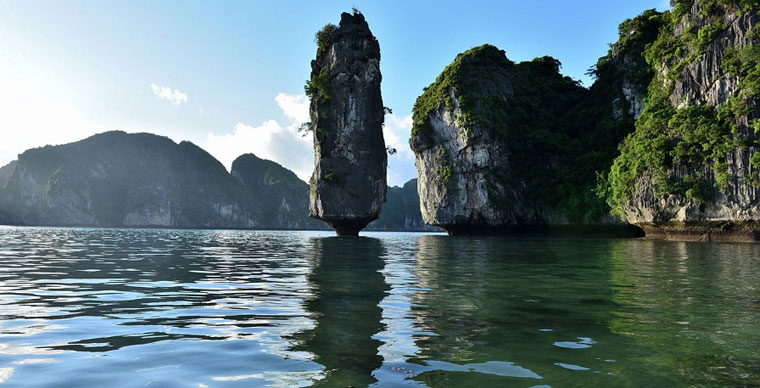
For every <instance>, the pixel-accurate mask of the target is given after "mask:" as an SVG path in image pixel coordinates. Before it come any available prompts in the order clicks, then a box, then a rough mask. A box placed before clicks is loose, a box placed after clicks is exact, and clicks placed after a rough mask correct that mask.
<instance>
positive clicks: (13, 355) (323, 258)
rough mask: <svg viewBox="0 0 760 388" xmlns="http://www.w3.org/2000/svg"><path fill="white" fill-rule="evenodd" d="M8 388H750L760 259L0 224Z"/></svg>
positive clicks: (759, 341)
mask: <svg viewBox="0 0 760 388" xmlns="http://www.w3.org/2000/svg"><path fill="white" fill-rule="evenodd" d="M2 386H8V387H68V386H72V387H143V386H148V387H198V388H203V387H258V386H261V387H269V386H274V387H308V386H314V387H348V386H354V387H366V386H372V387H489V388H492V387H682V386H684V387H690V386H696V387H700V386H705V387H713V386H715V387H722V386H726V387H741V386H747V387H750V386H760V245H756V244H728V243H678V242H655V241H644V240H613V239H560V238H452V237H446V236H440V235H421V234H412V233H367V234H366V237H361V238H335V237H330V235H329V234H328V233H323V232H246V231H178V230H110V229H100V230H98V229H61V228H57V229H53V228H50V229H46V228H11V227H0V387H2Z"/></svg>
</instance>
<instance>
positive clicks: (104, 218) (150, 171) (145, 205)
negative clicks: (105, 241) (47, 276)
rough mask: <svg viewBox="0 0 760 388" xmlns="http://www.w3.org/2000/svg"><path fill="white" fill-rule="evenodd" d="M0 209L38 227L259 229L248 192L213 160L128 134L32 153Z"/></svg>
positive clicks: (24, 157) (187, 146) (0, 199)
mask: <svg viewBox="0 0 760 388" xmlns="http://www.w3.org/2000/svg"><path fill="white" fill-rule="evenodd" d="M0 209H3V211H4V212H5V213H7V214H10V215H12V220H13V221H14V222H18V223H24V224H32V225H81V226H162V227H169V226H171V227H254V226H257V224H256V222H255V221H254V220H253V218H252V217H251V215H252V209H251V208H250V207H249V199H248V197H247V195H246V191H245V189H244V187H243V186H242V185H241V184H240V183H239V182H237V180H235V179H234V178H232V177H231V176H230V175H229V174H228V173H227V171H226V170H225V169H224V167H223V166H222V165H221V164H220V163H219V162H218V161H217V160H216V159H214V158H213V157H211V155H209V154H208V153H206V152H205V151H203V150H202V149H200V148H198V147H197V146H195V145H193V144H192V143H188V142H182V143H180V144H176V143H174V142H172V141H171V140H169V139H168V138H164V137H160V136H156V135H150V134H126V133H124V132H107V133H103V134H99V135H95V136H92V137H90V138H87V139H85V140H82V141H79V142H76V143H71V144H66V145H60V146H46V147H43V148H36V149H32V150H28V151H26V152H24V153H23V154H21V155H20V156H19V159H18V162H17V165H16V168H15V169H14V172H13V173H12V174H11V175H10V177H9V178H8V180H7V182H6V185H5V187H4V188H3V190H2V192H1V193H0Z"/></svg>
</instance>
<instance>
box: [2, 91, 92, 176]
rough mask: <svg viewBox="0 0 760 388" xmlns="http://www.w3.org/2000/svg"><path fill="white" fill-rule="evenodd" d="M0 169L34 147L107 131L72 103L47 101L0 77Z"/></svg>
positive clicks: (61, 142)
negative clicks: (85, 116) (84, 115)
mask: <svg viewBox="0 0 760 388" xmlns="http://www.w3.org/2000/svg"><path fill="white" fill-rule="evenodd" d="M0 85H2V87H0V166H2V165H5V164H6V163H8V162H10V161H11V160H14V159H16V157H17V155H18V154H19V153H21V152H24V151H25V150H27V149H29V148H33V147H40V146H43V145H46V144H50V145H56V144H64V143H69V142H73V141H77V140H81V139H83V138H85V137H87V136H90V135H92V134H94V133H97V132H102V131H104V130H106V129H105V128H102V127H98V126H97V125H95V124H94V123H92V122H90V121H88V120H86V119H85V118H84V117H83V116H82V114H81V113H80V111H79V110H78V109H77V108H76V107H75V106H74V105H72V104H71V103H68V102H66V101H59V100H56V99H51V98H46V97H43V96H40V95H38V94H36V93H35V91H34V90H32V89H30V88H29V87H28V85H26V84H24V83H22V82H20V81H19V80H17V79H15V78H11V77H8V76H0Z"/></svg>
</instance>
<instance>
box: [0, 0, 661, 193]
mask: <svg viewBox="0 0 760 388" xmlns="http://www.w3.org/2000/svg"><path fill="white" fill-rule="evenodd" d="M353 7H356V8H357V9H359V10H360V11H361V12H362V13H363V14H364V15H365V18H366V19H367V22H368V23H369V26H370V29H371V30H372V32H373V33H374V35H375V36H376V37H377V39H378V41H379V43H380V50H381V56H382V58H381V61H380V70H381V72H382V75H383V82H382V94H383V102H384V105H385V106H388V107H390V108H391V109H392V110H393V114H389V115H387V116H386V120H385V122H386V123H385V128H384V130H383V132H384V135H385V141H386V144H388V145H390V146H393V147H394V148H396V149H397V151H398V152H397V153H396V154H394V155H389V161H388V163H389V166H388V183H389V184H390V185H402V184H403V183H404V182H406V181H407V180H409V179H412V178H415V177H416V175H417V174H416V171H415V168H414V155H413V153H412V152H411V150H410V149H409V145H408V139H409V134H410V131H411V124H412V120H411V112H412V107H413V106H414V101H415V99H416V98H417V97H418V96H419V95H420V94H421V93H422V89H423V88H424V87H426V86H428V85H429V84H430V83H432V82H433V81H434V80H435V78H436V77H437V75H438V74H439V73H440V72H441V71H442V70H443V69H444V68H445V67H446V65H448V64H449V63H451V61H452V60H453V59H454V57H456V55H457V53H460V52H463V51H465V50H467V49H469V48H472V47H475V46H478V45H481V44H484V43H490V44H493V45H495V46H497V47H499V48H501V49H503V50H505V51H506V54H507V57H508V58H509V59H511V60H513V61H516V62H519V61H525V60H530V59H532V58H535V57H540V56H544V55H550V56H553V57H555V58H557V59H559V60H560V61H561V62H562V64H563V67H562V72H563V74H565V75H568V76H570V77H572V78H574V79H577V80H580V81H582V82H583V84H584V85H586V86H589V85H590V84H591V82H592V80H591V79H590V78H589V77H588V76H587V75H585V72H586V71H587V69H588V68H589V67H590V66H591V65H593V64H594V63H596V60H597V59H598V58H599V57H601V56H603V55H605V54H606V53H607V50H608V48H609V44H611V43H613V42H615V41H616V40H617V26H618V24H619V23H621V22H622V21H623V20H625V19H626V18H631V17H635V16H636V15H638V14H640V13H641V12H642V11H644V10H646V9H651V8H656V9H658V10H660V11H663V10H666V9H668V8H669V5H668V0H636V1H632V0H577V1H567V0H533V1H530V0H520V1H508V0H492V1H461V0H460V1H442V0H419V1H413V0H402V1H396V0H384V1H360V0H351V1H295V0H294V1H268V2H264V1H255V0H250V1H232V0H219V1H192V0H161V1H153V0H150V1H145V0H129V1H126V0H109V1H101V0H76V1H73V0H71V1H67V0H47V1H46V0H39V1H27V0H0V166H1V165H5V164H6V163H8V162H10V161H12V160H14V159H16V157H17V155H18V154H20V153H21V152H23V151H24V150H26V149H29V148H33V147H41V146H44V145H48V144H51V145H55V144H63V143H68V142H72V141H77V140H80V139H83V138H85V137H88V136H90V135H93V134H96V133H100V132H105V131H109V130H122V131H126V132H150V133H155V134H158V135H162V136H167V137H169V138H171V139H172V140H174V141H176V142H179V141H182V140H188V141H191V142H193V143H195V144H197V145H199V146H200V147H202V148H204V149H205V150H206V151H208V152H209V153H211V154H212V155H213V156H214V157H216V158H217V159H218V160H219V161H220V162H222V164H224V165H225V167H227V169H229V168H230V166H231V164H232V161H233V160H234V159H235V158H236V157H238V156H239V155H241V154H244V153H254V154H256V155H257V156H259V157H261V158H265V159H270V160H274V161H276V162H278V163H280V164H282V165H283V166H285V167H287V168H289V169H291V170H293V171H294V172H295V173H296V174H297V175H298V176H299V177H300V178H301V179H303V180H306V181H307V180H308V178H309V176H310V175H311V172H312V170H313V167H314V160H313V158H314V156H313V155H314V154H313V148H312V140H311V137H310V136H307V137H303V136H301V134H300V133H298V130H297V129H298V127H299V126H300V124H301V123H302V122H304V121H306V120H308V99H307V97H306V96H305V95H304V92H303V85H304V83H305V80H306V79H307V78H308V77H309V72H310V61H311V60H312V59H313V58H314V56H315V54H316V44H315V42H314V33H315V32H316V31H317V30H319V29H320V28H321V27H322V26H324V25H325V24H327V23H334V24H337V23H338V22H339V21H340V13H341V12H344V11H350V10H351V8H353Z"/></svg>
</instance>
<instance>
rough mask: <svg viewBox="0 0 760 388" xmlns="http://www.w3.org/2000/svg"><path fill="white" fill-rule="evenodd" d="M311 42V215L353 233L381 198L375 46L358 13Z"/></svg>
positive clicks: (384, 163) (382, 165)
mask: <svg viewBox="0 0 760 388" xmlns="http://www.w3.org/2000/svg"><path fill="white" fill-rule="evenodd" d="M317 44H318V49H317V58H316V60H314V61H312V63H311V79H310V80H309V81H308V82H307V86H306V92H307V94H308V95H309V97H310V98H311V104H310V106H309V112H310V116H311V122H310V124H309V125H310V127H311V130H312V131H313V135H314V150H315V155H314V164H315V166H314V173H313V175H312V177H311V181H310V185H311V188H310V202H309V204H310V206H309V214H310V215H311V216H312V217H314V218H318V219H320V220H323V221H325V222H327V223H328V224H329V225H330V226H331V227H332V228H333V229H335V231H336V232H337V233H338V235H356V234H358V232H359V231H360V230H361V229H362V228H364V227H365V226H366V225H367V224H368V223H369V222H370V221H372V220H375V219H377V217H378V215H379V214H380V209H381V206H382V204H383V202H384V201H385V195H386V166H387V155H386V149H385V141H384V140H383V131H382V126H383V120H384V114H385V112H384V108H383V100H382V97H381V95H380V82H381V79H382V78H381V75H380V46H379V44H378V42H377V39H375V37H374V36H373V35H372V32H370V30H369V26H368V25H367V22H366V21H365V19H364V16H363V15H362V14H360V13H358V12H354V13H353V14H348V13H343V14H342V15H341V20H340V26H338V27H335V26H333V25H327V26H325V29H323V30H322V31H320V32H319V33H318V34H317Z"/></svg>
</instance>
